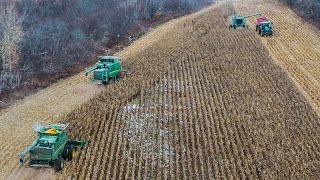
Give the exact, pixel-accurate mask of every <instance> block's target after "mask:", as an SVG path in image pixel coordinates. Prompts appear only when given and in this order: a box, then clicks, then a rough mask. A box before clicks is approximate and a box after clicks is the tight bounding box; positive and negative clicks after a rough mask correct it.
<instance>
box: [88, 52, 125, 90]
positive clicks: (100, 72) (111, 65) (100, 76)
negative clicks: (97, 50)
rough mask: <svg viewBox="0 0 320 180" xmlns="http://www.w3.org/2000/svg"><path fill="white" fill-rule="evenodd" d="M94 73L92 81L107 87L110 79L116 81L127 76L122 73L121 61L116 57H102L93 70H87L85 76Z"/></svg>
mask: <svg viewBox="0 0 320 180" xmlns="http://www.w3.org/2000/svg"><path fill="white" fill-rule="evenodd" d="M91 72H93V77H92V79H91V80H92V81H93V82H101V83H102V84H104V85H106V84H108V83H109V80H110V79H114V80H116V79H117V78H121V77H123V76H124V75H125V72H124V71H122V67H121V64H120V59H119V58H118V57H115V56H100V57H99V61H98V62H97V63H96V64H95V65H94V66H93V67H91V68H89V69H86V71H85V74H86V76H88V74H89V73H91Z"/></svg>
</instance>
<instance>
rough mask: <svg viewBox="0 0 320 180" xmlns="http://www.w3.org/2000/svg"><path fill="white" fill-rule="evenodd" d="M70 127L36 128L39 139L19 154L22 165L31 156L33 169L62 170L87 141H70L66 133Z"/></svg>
mask: <svg viewBox="0 0 320 180" xmlns="http://www.w3.org/2000/svg"><path fill="white" fill-rule="evenodd" d="M68 126H69V124H49V125H47V126H42V125H36V126H34V130H35V131H36V132H37V135H38V137H37V139H36V140H35V141H33V143H32V144H31V145H30V146H28V147H27V148H26V149H24V150H23V151H22V152H21V153H20V154H19V161H20V163H21V164H22V163H24V162H25V159H26V156H27V155H29V165H30V166H31V167H54V168H55V170H56V171H60V170H62V169H63V167H64V161H65V160H69V161H71V160H72V159H73V158H74V157H75V153H76V150H77V149H78V148H83V147H84V146H85V144H86V142H85V141H75V140H70V139H69V138H68V135H67V132H66V130H67V128H68Z"/></svg>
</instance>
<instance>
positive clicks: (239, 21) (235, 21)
mask: <svg viewBox="0 0 320 180" xmlns="http://www.w3.org/2000/svg"><path fill="white" fill-rule="evenodd" d="M254 16H261V14H260V13H258V14H252V15H249V16H236V15H234V16H232V17H231V19H230V26H229V29H232V28H233V29H237V28H238V27H243V28H247V27H248V25H247V18H249V17H254Z"/></svg>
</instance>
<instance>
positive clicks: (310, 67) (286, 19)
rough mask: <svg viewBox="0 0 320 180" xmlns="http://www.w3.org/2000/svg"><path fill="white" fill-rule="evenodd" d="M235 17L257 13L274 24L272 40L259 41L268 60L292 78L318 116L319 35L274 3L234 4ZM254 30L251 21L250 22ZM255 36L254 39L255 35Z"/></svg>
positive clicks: (254, 0) (253, 0)
mask: <svg viewBox="0 0 320 180" xmlns="http://www.w3.org/2000/svg"><path fill="white" fill-rule="evenodd" d="M233 5H234V6H235V7H236V10H237V12H238V13H241V14H251V13H255V12H260V13H262V14H263V15H265V16H267V17H269V18H270V19H271V20H272V22H273V23H274V29H275V36H273V37H272V38H261V40H262V42H263V43H264V44H265V46H266V47H267V49H268V51H269V53H270V54H271V56H272V58H273V59H274V60H275V61H276V62H277V63H278V64H280V65H281V66H282V67H283V68H284V69H285V70H286V71H287V73H288V74H289V75H290V76H291V77H292V78H293V80H294V82H295V83H296V85H297V86H298V87H299V89H300V90H301V92H302V93H303V94H304V96H305V97H306V99H307V100H308V101H309V102H310V104H311V105H312V106H313V108H314V109H315V110H316V112H317V113H318V115H319V116H320V31H319V29H317V28H316V27H313V26H312V25H310V24H309V23H308V22H306V21H304V20H302V19H301V18H300V17H298V16H297V15H296V14H295V13H294V12H293V11H292V10H290V9H289V8H288V7H287V6H285V5H283V4H281V3H278V2H277V1H274V0H271V1H270V0H269V1H263V0H244V1H234V2H233ZM250 21H251V24H250V25H252V29H254V27H253V26H254V24H253V22H254V18H250ZM257 36H258V35H257Z"/></svg>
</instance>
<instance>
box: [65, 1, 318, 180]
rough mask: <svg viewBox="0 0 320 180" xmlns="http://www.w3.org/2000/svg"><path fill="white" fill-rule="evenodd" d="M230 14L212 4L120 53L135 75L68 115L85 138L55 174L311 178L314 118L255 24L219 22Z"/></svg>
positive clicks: (315, 152)
mask: <svg viewBox="0 0 320 180" xmlns="http://www.w3.org/2000/svg"><path fill="white" fill-rule="evenodd" d="M233 12H234V11H233V8H232V6H231V4H229V3H226V4H225V3H221V4H218V5H216V6H213V7H211V8H208V9H206V10H204V11H202V12H201V13H196V14H194V15H192V16H188V17H185V18H183V19H181V20H180V21H179V22H174V23H171V24H168V25H167V26H168V29H166V31H164V32H165V33H163V34H162V35H161V34H160V35H158V36H160V37H157V38H158V40H157V41H155V42H152V43H148V47H147V48H144V49H142V50H141V51H137V50H136V49H138V47H139V46H140V45H141V43H142V42H143V41H144V39H143V40H141V42H138V43H137V44H136V45H133V47H132V48H131V49H135V51H134V53H132V54H131V55H130V53H129V52H126V51H125V52H124V53H123V54H122V55H123V57H126V58H128V59H126V61H125V64H126V67H130V69H131V70H132V74H133V75H132V76H130V77H128V78H126V79H124V80H122V81H120V82H118V83H116V84H111V85H109V86H108V87H107V88H108V90H107V91H106V92H104V93H102V94H101V96H99V97H96V98H95V99H92V100H91V101H90V102H89V103H87V104H85V105H83V106H82V107H81V108H79V109H77V110H76V111H75V112H73V113H71V114H70V115H69V116H68V117H67V121H69V122H71V124H72V126H73V127H74V128H73V129H72V136H73V137H75V138H81V139H86V140H87V141H89V143H88V146H87V147H86V148H85V149H84V150H83V151H79V154H78V155H77V158H76V159H75V160H74V161H72V162H71V163H68V164H67V166H66V168H65V169H64V171H63V172H62V173H61V174H60V176H59V178H61V179H64V178H66V177H69V178H71V179H213V178H215V179H217V178H228V179H231V178H236V177H242V178H250V179H251V178H252V179H257V178H259V179H275V178H280V179H283V178H288V177H292V178H297V179H307V178H310V177H311V178H312V177H317V175H318V176H319V174H317V173H318V172H320V171H319V170H320V162H319V159H320V157H319V149H320V144H319V140H320V138H319V137H320V136H319V135H320V134H319V132H320V131H319V129H318V128H319V117H318V116H317V115H316V113H315V111H313V109H312V107H311V106H310V105H309V104H308V103H307V101H306V100H305V99H304V97H303V96H302V95H301V94H300V92H299V90H298V89H297V88H296V86H295V85H294V83H293V82H292V81H291V79H290V78H289V77H288V76H287V74H286V73H285V71H283V70H282V69H281V67H280V66H278V65H277V64H275V63H274V61H272V60H271V58H270V57H269V55H268V51H267V49H266V48H265V47H264V46H263V44H262V43H261V42H260V40H259V39H258V38H257V36H255V35H254V34H255V33H254V32H252V31H250V30H239V31H228V30H227V28H225V27H227V26H228V25H227V23H228V21H227V18H228V16H229V15H231V14H233ZM165 27H166V26H164V27H162V28H163V29H164V28H165ZM176 29H179V31H176ZM153 35H154V34H153ZM145 38H148V37H145ZM150 38H152V36H151V37H150ZM129 51H130V48H129ZM120 55H121V54H120ZM301 162H306V163H301Z"/></svg>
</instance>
